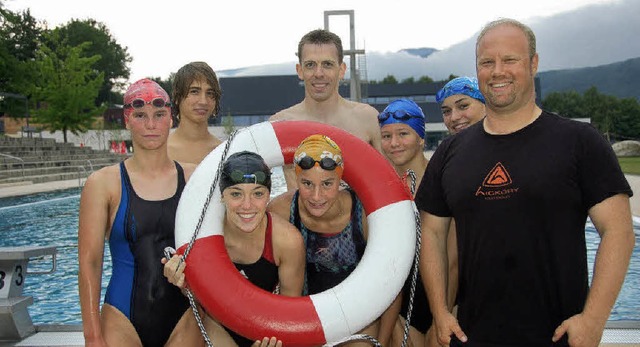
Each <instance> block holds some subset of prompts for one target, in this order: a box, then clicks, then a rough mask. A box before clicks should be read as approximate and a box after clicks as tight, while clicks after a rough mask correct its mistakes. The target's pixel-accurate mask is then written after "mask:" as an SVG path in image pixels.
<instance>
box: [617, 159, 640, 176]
mask: <svg viewBox="0 0 640 347" xmlns="http://www.w3.org/2000/svg"><path fill="white" fill-rule="evenodd" d="M618 162H619V163H620V167H621V168H622V172H624V173H625V174H631V175H640V157H618Z"/></svg>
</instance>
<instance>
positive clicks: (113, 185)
mask: <svg viewBox="0 0 640 347" xmlns="http://www.w3.org/2000/svg"><path fill="white" fill-rule="evenodd" d="M124 102H125V105H124V116H125V121H126V124H127V129H129V131H130V132H131V140H132V142H133V148H134V154H133V156H131V157H129V158H127V159H126V160H124V161H123V162H121V163H120V164H115V165H111V166H108V167H105V168H102V169H100V170H98V171H96V172H94V173H92V174H91V175H90V176H89V178H88V179H87V182H86V184H85V186H84V188H83V190H82V196H81V198H80V217H79V227H78V259H79V264H80V270H79V272H78V283H79V292H80V306H81V311H82V324H83V328H84V338H85V343H86V345H87V346H107V345H110V346H162V345H164V346H193V345H198V344H201V343H202V337H201V336H200V333H199V330H198V327H197V324H196V321H195V318H194V316H193V314H192V313H191V312H190V310H189V309H188V308H189V302H188V300H187V299H186V297H184V296H183V295H182V293H180V290H179V289H178V288H177V287H174V286H173V285H171V284H170V283H169V282H167V280H166V279H165V278H164V276H163V274H162V271H163V266H162V264H161V263H160V259H161V258H162V255H163V254H162V250H163V249H164V247H168V246H171V247H175V242H174V225H175V220H174V218H175V212H176V208H177V206H178V201H179V199H180V196H181V194H182V189H183V188H184V186H185V182H186V181H187V180H188V179H189V176H190V175H191V173H192V172H193V169H194V168H195V166H194V165H192V164H183V163H181V164H179V163H177V162H175V161H173V160H171V159H170V158H169V156H168V155H167V137H168V136H169V129H171V124H172V120H171V112H170V105H171V103H170V100H169V95H167V93H166V92H165V91H164V89H162V87H160V86H159V85H158V84H157V83H155V82H153V81H151V80H149V79H142V80H140V81H137V82H136V83H134V84H132V85H131V86H130V87H129V89H128V90H127V92H126V93H125V95H124ZM105 240H106V241H108V242H109V248H110V250H111V258H112V263H113V268H112V274H111V278H110V281H109V286H108V287H107V292H106V295H105V299H104V305H102V309H100V289H101V282H102V269H103V258H104V257H103V255H104V244H105ZM151 294H152V295H151Z"/></svg>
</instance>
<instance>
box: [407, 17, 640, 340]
mask: <svg viewBox="0 0 640 347" xmlns="http://www.w3.org/2000/svg"><path fill="white" fill-rule="evenodd" d="M537 67H538V55H537V53H536V51H535V36H534V34H533V32H532V31H531V29H529V28H528V27H527V26H525V25H523V24H522V23H520V22H517V21H515V20H511V19H501V20H498V21H494V22H491V23H489V24H488V25H487V26H485V28H484V29H483V30H482V31H481V32H480V35H479V36H478V40H477V43H476V69H477V74H478V80H479V87H480V91H481V92H482V94H483V95H484V97H485V100H486V108H487V116H486V117H485V119H484V120H483V121H482V122H479V123H476V124H474V125H473V126H471V127H469V128H467V129H466V130H465V131H463V132H460V133H459V134H457V135H455V136H451V137H449V138H447V139H446V140H445V141H444V142H443V143H442V144H441V145H440V146H439V147H438V149H437V150H436V152H435V153H434V155H433V156H432V157H431V160H430V162H429V166H428V167H427V170H426V173H425V176H424V178H423V180H422V182H421V185H420V188H419V189H418V193H417V195H416V204H417V206H418V207H419V209H420V210H421V214H422V244H423V248H422V251H421V252H422V253H421V264H420V266H421V269H420V270H421V273H423V274H425V286H426V288H427V293H428V296H429V303H430V307H431V309H432V313H433V316H434V322H435V326H436V329H437V335H438V340H439V343H440V344H442V345H448V344H449V343H451V345H459V344H460V342H466V344H465V345H468V346H542V345H546V346H549V345H568V344H571V345H584V346H597V345H598V343H599V342H600V338H601V336H602V332H603V330H604V325H605V323H606V321H607V319H608V316H609V313H610V311H611V308H612V306H613V304H614V303H615V300H616V297H617V295H618V292H619V291H620V287H621V285H622V282H623V281H624V276H625V273H626V271H627V267H628V264H629V259H630V257H631V252H632V250H633V245H634V233H633V228H632V223H631V212H630V207H629V197H630V196H631V195H632V192H631V189H630V188H629V185H628V183H627V181H626V179H625V177H624V175H623V174H622V172H621V170H620V166H619V165H618V162H617V159H616V157H615V155H614V153H613V151H612V149H611V146H610V145H609V143H607V142H606V141H605V140H604V138H603V137H602V136H601V135H600V134H599V133H598V132H597V131H596V130H595V129H594V128H593V127H592V126H591V125H589V124H585V123H580V122H577V121H573V120H569V119H565V118H562V117H559V116H557V115H555V114H552V113H549V112H545V111H543V110H541V109H540V108H539V107H538V106H537V105H536V104H535V89H534V77H535V74H536V72H537ZM587 217H590V218H591V220H592V221H593V223H594V225H595V227H596V229H597V230H598V233H599V234H600V236H601V238H602V239H601V242H600V246H599V248H598V255H597V257H596V263H595V269H596V270H595V271H594V277H593V282H592V285H591V289H589V284H588V270H587V259H586V244H585V230H584V228H585V223H586V220H587ZM452 218H454V219H455V220H456V228H457V236H458V255H459V290H458V305H459V308H458V316H457V317H458V320H459V321H458V320H456V318H455V317H454V316H453V315H452V314H451V313H449V311H448V310H447V304H446V292H445V288H446V281H447V279H446V276H447V275H446V273H447V271H446V269H447V267H446V261H447V260H446V259H447V257H446V239H447V232H448V230H449V223H450V222H451V219H452Z"/></svg>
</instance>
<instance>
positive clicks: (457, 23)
mask: <svg viewBox="0 0 640 347" xmlns="http://www.w3.org/2000/svg"><path fill="white" fill-rule="evenodd" d="M616 1H617V0H561V1H559V0H535V1H514V0H483V1H474V2H461V1H446V0H445V1H437V2H436V1H428V0H394V1H390V2H378V1H376V2H375V3H377V4H376V5H373V4H372V3H373V2H372V1H370V0H366V1H365V0H324V1H314V2H309V1H300V0H282V1H276V0H272V1H264V0H262V1H261V0H244V1H243V0H222V1H213V0H209V1H202V0H201V1H195V0H182V1H173V2H169V1H149V0H110V1H103V0H101V1H97V0H84V1H82V0H3V3H4V5H5V7H6V8H8V9H10V10H12V11H22V10H26V9H30V10H31V14H32V16H33V17H35V18H36V19H38V20H41V21H46V22H47V25H48V27H49V28H54V27H57V26H59V25H63V24H65V23H67V22H68V21H70V20H71V19H88V18H92V19H95V20H97V21H100V22H103V23H104V24H106V26H107V28H109V30H110V32H111V35H112V37H113V38H115V40H116V41H117V42H118V43H119V44H120V45H121V46H123V47H127V49H128V52H129V54H130V55H131V56H132V57H133V62H132V63H131V64H130V68H131V76H130V81H135V80H137V79H140V78H143V77H161V78H164V79H166V78H168V77H169V74H170V73H171V72H175V71H177V70H178V69H179V68H180V67H181V66H182V65H184V64H186V63H188V62H191V61H205V62H207V63H209V65H211V67H212V68H213V69H214V70H215V71H221V70H227V69H234V68H241V67H247V66H255V65H263V64H277V63H285V62H291V64H292V65H291V73H292V74H293V73H295V62H296V61H297V58H296V56H295V53H296V50H297V45H298V41H299V40H300V38H301V37H302V35H304V34H305V33H307V32H308V31H310V30H313V29H317V28H322V27H324V11H334V10H354V13H355V15H354V24H355V36H356V48H357V49H364V50H365V51H367V52H371V51H375V52H396V51H398V50H401V49H404V48H419V47H431V48H436V49H445V48H448V47H450V46H452V45H454V44H456V43H458V42H460V41H463V40H465V39H468V38H469V37H472V36H474V35H475V34H476V33H477V32H478V31H479V30H480V29H481V27H482V25H483V24H485V23H486V22H488V21H491V20H494V19H497V18H499V17H510V18H515V19H518V20H520V21H523V22H525V23H529V22H531V21H532V20H535V18H537V17H545V16H550V15H553V14H557V13H561V12H564V11H568V10H572V9H575V8H578V7H583V6H587V5H591V4H598V3H614V2H616ZM463 3H464V4H463ZM329 29H330V30H331V31H333V32H335V33H337V34H338V35H340V36H341V38H342V40H343V45H344V47H345V49H348V48H349V47H350V44H349V19H348V16H331V17H330V22H329Z"/></svg>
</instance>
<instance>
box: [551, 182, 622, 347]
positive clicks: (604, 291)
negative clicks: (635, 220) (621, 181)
mask: <svg viewBox="0 0 640 347" xmlns="http://www.w3.org/2000/svg"><path fill="white" fill-rule="evenodd" d="M589 217H591V221H592V222H593V224H594V226H595V227H596V230H597V231H598V233H599V234H600V238H601V240H600V245H599V246H598V251H597V253H596V259H595V265H594V270H593V280H592V282H591V288H590V290H589V294H588V295H587V300H586V303H585V305H584V309H583V311H582V312H581V313H579V314H577V315H575V316H572V317H570V318H569V319H567V320H565V321H564V322H562V324H561V325H560V326H559V327H558V328H557V329H556V331H555V333H554V334H553V338H552V340H553V341H558V340H559V339H560V338H561V337H562V336H563V335H564V334H565V333H566V334H568V337H569V344H570V345H571V346H597V345H598V344H599V343H600V340H601V338H602V332H603V331H604V326H605V324H606V322H607V319H608V318H609V314H610V313H611V309H612V307H613V305H614V303H615V301H616V298H617V297H618V293H619V292H620V288H621V287H622V283H623V282H624V277H625V275H626V273H627V269H628V267H629V261H630V259H631V253H632V252H633V247H634V245H635V235H634V233H633V226H632V220H631V209H630V206H629V197H628V196H627V195H626V194H618V195H615V196H612V197H610V198H607V199H605V200H604V201H602V202H600V203H598V204H596V205H595V206H593V207H592V208H591V209H590V210H589Z"/></svg>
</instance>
